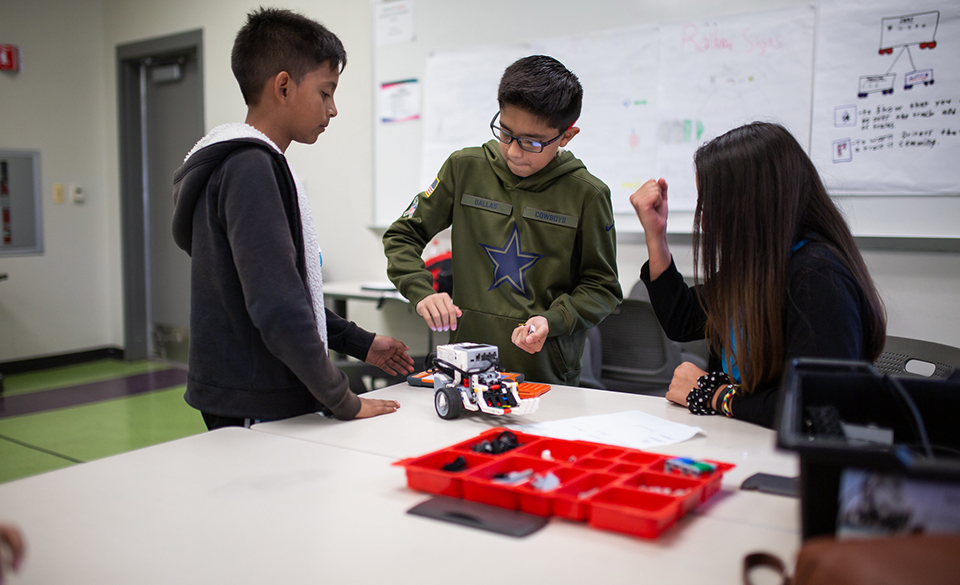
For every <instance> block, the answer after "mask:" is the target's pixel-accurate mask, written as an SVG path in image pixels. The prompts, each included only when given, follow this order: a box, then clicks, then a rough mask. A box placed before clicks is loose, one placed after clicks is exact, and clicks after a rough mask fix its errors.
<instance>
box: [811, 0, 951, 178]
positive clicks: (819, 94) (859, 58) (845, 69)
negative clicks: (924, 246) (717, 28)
mask: <svg viewBox="0 0 960 585" xmlns="http://www.w3.org/2000/svg"><path fill="white" fill-rule="evenodd" d="M817 43H818V46H817V66H816V76H815V78H814V101H813V124H812V134H811V148H810V153H811V157H812V158H813V160H814V162H815V163H816V165H817V167H818V168H819V169H820V172H821V174H822V175H823V178H824V182H825V183H826V185H827V189H828V190H829V191H830V192H831V194H835V195H836V194H839V195H877V194H892V195H911V194H917V195H930V194H957V193H960V166H958V165H957V164H956V161H957V160H958V159H960V115H958V114H957V110H958V109H960V62H958V60H957V55H960V5H958V4H957V2H951V1H946V0H939V1H938V0H917V1H914V2H909V3H904V2H877V1H872V0H871V1H870V2H862V1H850V0H842V1H829V0H825V1H824V2H822V3H821V6H820V30H819V35H818V41H817Z"/></svg>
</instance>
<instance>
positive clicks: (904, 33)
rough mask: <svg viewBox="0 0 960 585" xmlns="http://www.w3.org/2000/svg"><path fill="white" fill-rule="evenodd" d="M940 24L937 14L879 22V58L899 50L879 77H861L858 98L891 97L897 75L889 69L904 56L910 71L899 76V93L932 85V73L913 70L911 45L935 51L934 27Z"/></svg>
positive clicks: (889, 18)
mask: <svg viewBox="0 0 960 585" xmlns="http://www.w3.org/2000/svg"><path fill="white" fill-rule="evenodd" d="M939 22H940V12H939V11H932V12H921V13H918V14H906V15H903V16H891V17H887V18H881V19H880V50H879V54H880V56H881V57H882V56H884V55H892V54H893V51H894V50H895V49H900V51H899V52H898V53H897V56H896V57H894V59H893V63H891V64H890V68H889V69H887V72H886V73H882V74H879V75H862V76H861V77H860V87H859V89H858V91H857V97H858V98H865V97H867V96H868V95H870V94H871V93H880V94H882V95H889V94H892V93H893V90H894V87H895V85H896V82H897V73H896V72H894V71H893V68H894V67H895V66H896V65H897V62H899V61H900V57H902V56H903V54H904V53H906V54H907V58H909V59H910V67H911V68H912V69H911V70H910V71H907V72H905V73H904V74H903V89H905V90H909V89H913V87H914V86H919V85H933V81H934V80H933V69H923V68H919V69H918V68H917V66H916V64H915V63H914V61H913V53H911V51H910V46H911V45H916V46H917V47H919V48H920V49H935V48H936V47H937V24H939Z"/></svg>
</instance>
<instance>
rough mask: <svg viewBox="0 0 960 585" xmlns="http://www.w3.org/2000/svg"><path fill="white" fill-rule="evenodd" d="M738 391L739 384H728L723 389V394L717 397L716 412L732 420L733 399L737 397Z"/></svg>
mask: <svg viewBox="0 0 960 585" xmlns="http://www.w3.org/2000/svg"><path fill="white" fill-rule="evenodd" d="M739 390H740V385H739V384H729V385H727V387H726V388H724V389H723V392H721V393H720V396H718V397H717V404H718V405H719V406H720V408H719V409H718V411H719V412H720V414H722V415H724V416H728V417H730V418H733V407H732V403H733V397H734V396H736V395H737V391H739Z"/></svg>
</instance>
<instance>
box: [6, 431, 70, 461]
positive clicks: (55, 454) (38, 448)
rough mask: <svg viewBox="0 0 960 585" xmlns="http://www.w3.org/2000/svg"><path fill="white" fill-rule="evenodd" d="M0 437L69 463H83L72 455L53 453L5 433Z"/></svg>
mask: <svg viewBox="0 0 960 585" xmlns="http://www.w3.org/2000/svg"><path fill="white" fill-rule="evenodd" d="M0 439H2V440H4V441H10V442H11V443H16V444H17V445H20V446H21V447H26V448H27V449H33V450H34V451H40V452H41V453H46V454H47V455H52V456H54V457H59V458H60V459H63V460H65V461H69V462H70V463H83V461H80V460H79V459H74V458H73V457H67V456H66V455H63V454H62V453H54V452H53V451H48V450H47V449H44V448H43V447H38V446H36V445H31V444H30V443H24V442H23V441H18V440H16V439H14V438H13V437H8V436H6V435H0Z"/></svg>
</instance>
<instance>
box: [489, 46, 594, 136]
mask: <svg viewBox="0 0 960 585" xmlns="http://www.w3.org/2000/svg"><path fill="white" fill-rule="evenodd" d="M497 101H498V102H500V109H503V106H506V105H510V106H515V107H518V108H520V109H522V110H525V111H527V112H530V113H531V114H533V115H534V116H536V117H537V118H540V119H541V120H543V121H544V122H546V123H547V124H549V125H550V126H551V127H553V128H556V129H557V130H558V131H560V132H563V131H564V130H566V129H567V128H569V127H570V126H571V125H572V124H573V123H574V122H576V121H577V118H579V117H580V107H581V105H582V104H583V87H581V86H580V80H579V79H577V76H576V75H574V74H573V73H572V72H571V71H570V70H569V69H567V68H566V67H564V66H563V63H561V62H560V61H557V60H556V59H554V58H553V57H547V56H546V55H531V56H529V57H524V58H523V59H519V60H517V61H515V62H514V63H513V64H512V65H510V66H509V67H507V69H506V71H504V72H503V77H501V78H500V89H499V91H498V92H497Z"/></svg>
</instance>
